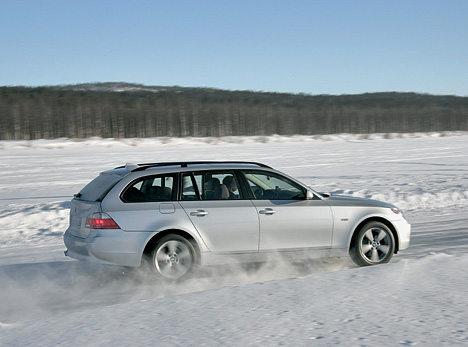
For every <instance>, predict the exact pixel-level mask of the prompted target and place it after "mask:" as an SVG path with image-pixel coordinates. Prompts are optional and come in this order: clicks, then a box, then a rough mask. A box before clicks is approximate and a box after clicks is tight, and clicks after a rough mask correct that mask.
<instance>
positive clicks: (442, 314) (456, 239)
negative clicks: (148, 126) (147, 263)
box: [0, 132, 468, 346]
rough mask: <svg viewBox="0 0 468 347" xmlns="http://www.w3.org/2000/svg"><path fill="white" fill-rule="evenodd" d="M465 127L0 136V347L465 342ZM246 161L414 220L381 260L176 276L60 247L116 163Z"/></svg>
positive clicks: (467, 147) (467, 162)
mask: <svg viewBox="0 0 468 347" xmlns="http://www.w3.org/2000/svg"><path fill="white" fill-rule="evenodd" d="M467 153H468V133H461V132H454V133H432V134H376V135H349V134H343V135H327V136H293V137H283V136H271V137H245V138H242V137H230V138H219V139H212V138H190V139H172V138H153V139H123V140H116V139H87V140H84V141H83V140H81V141H78V140H71V139H59V140H52V141H45V140H40V141H3V142H2V141H0V168H1V175H0V230H1V238H0V345H4V346H15V345H16V346H24V345H56V344H58V345H60V344H62V345H82V344H86V345H99V346H100V345H136V346H140V345H141V346H142V345H145V346H146V345H168V344H172V345H174V344H175V345H203V344H204V345H220V344H226V345H259V344H262V345H280V344H284V345H309V344H319V345H330V344H343V345H351V346H354V345H356V346H361V345H362V346H364V345H377V344H378V345H389V346H393V345H398V344H403V345H416V344H417V345H421V346H428V345H429V346H439V345H447V346H449V345H450V346H452V345H457V344H459V345H468V328H467V324H466V322H467V320H468V295H467V289H466V288H468V277H467V276H466V270H465V269H466V266H468V227H467V225H468V214H467V212H468V155H467ZM174 160H177V161H179V160H251V161H260V162H264V163H266V164H268V165H271V166H273V167H275V168H277V169H279V170H281V171H284V172H286V173H287V174H289V175H291V176H294V177H297V178H299V179H300V180H302V181H303V182H305V183H306V184H309V185H310V186H312V187H314V188H315V189H316V190H318V191H326V192H332V193H339V194H346V195H352V196H362V197H367V198H373V199H378V200H385V201H388V202H391V203H394V204H396V205H397V206H399V207H400V208H402V209H403V210H404V211H405V213H406V217H407V219H408V220H409V221H410V223H412V225H413V237H412V244H411V246H410V248H409V249H408V250H406V251H404V252H401V253H400V254H398V255H397V256H395V257H394V260H393V261H392V262H391V263H390V264H386V265H381V266H377V267H371V268H357V267H355V266H354V265H353V264H351V262H350V261H349V260H348V259H338V260H327V261H315V262H310V263H304V262H303V263H286V264H284V263H272V264H265V265H263V266H262V267H261V268H259V269H250V270H248V271H246V270H244V269H237V268H234V267H230V268H212V269H208V270H203V271H201V273H199V275H198V276H197V277H196V278H195V279H192V280H190V281H188V282H186V283H184V284H180V285H167V284H162V283H157V282H154V281H153V280H151V279H149V278H148V277H147V276H145V275H144V274H142V273H140V272H139V271H137V270H128V269H125V268H120V267H112V266H103V265H95V264H88V263H83V262H78V261H74V260H70V259H68V258H66V257H65V256H64V255H63V250H64V246H63V242H62V235H63V232H64V230H65V229H66V228H67V222H68V220H67V219H68V210H67V209H68V207H69V206H70V203H69V201H70V199H71V196H72V195H73V194H74V193H77V192H78V191H79V190H80V189H81V188H82V187H83V186H84V185H85V184H86V183H88V182H89V181H90V180H91V179H93V178H94V177H95V176H96V175H97V174H98V173H99V172H100V171H103V170H106V169H109V168H112V167H116V166H119V165H122V164H124V163H128V162H130V163H142V162H155V161H174Z"/></svg>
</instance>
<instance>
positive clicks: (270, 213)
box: [258, 207, 276, 216]
mask: <svg viewBox="0 0 468 347" xmlns="http://www.w3.org/2000/svg"><path fill="white" fill-rule="evenodd" d="M258 213H260V214H266V215H267V216H270V215H272V214H275V213H276V211H275V210H273V209H272V208H269V207H267V208H265V209H264V210H260V211H258Z"/></svg>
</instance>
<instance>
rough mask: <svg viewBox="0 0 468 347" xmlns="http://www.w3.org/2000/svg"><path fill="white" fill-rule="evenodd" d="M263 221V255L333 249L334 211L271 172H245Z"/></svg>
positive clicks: (260, 248) (261, 238) (293, 183)
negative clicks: (309, 198)
mask: <svg viewBox="0 0 468 347" xmlns="http://www.w3.org/2000/svg"><path fill="white" fill-rule="evenodd" d="M244 174H245V178H246V179H247V182H248V184H249V187H250V189H251V190H252V195H253V203H254V205H255V208H256V210H257V213H258V216H259V218H260V246H259V250H260V252H269V251H288V250H290V251H293V250H326V249H330V247H331V242H332V236H333V235H332V233H333V218H332V212H331V208H330V207H329V206H328V205H327V204H326V203H325V202H323V201H322V200H320V199H319V198H316V199H311V200H308V199H306V197H307V192H306V189H305V188H304V187H302V186H300V185H299V184H297V183H295V182H293V181H292V180H290V179H288V178H287V177H284V176H281V175H279V174H275V173H271V172H267V171H250V170H249V171H245V172H244Z"/></svg>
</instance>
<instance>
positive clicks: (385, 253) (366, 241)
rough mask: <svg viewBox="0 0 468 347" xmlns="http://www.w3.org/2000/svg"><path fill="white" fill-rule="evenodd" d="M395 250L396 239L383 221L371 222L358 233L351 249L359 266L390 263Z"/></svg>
mask: <svg viewBox="0 0 468 347" xmlns="http://www.w3.org/2000/svg"><path fill="white" fill-rule="evenodd" d="M394 251H395V239H394V237H393V234H392V232H391V231H390V229H389V228H388V227H387V226H386V225H385V224H383V223H380V222H370V223H367V224H366V225H364V226H363V227H362V228H361V230H359V232H358V233H357V235H356V238H355V239H354V242H353V244H352V245H351V249H350V252H349V254H350V256H351V259H352V260H353V261H354V262H355V263H356V264H357V265H359V266H367V265H376V264H383V263H388V262H389V261H390V259H392V256H393V252H394Z"/></svg>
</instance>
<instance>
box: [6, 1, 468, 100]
mask: <svg viewBox="0 0 468 347" xmlns="http://www.w3.org/2000/svg"><path fill="white" fill-rule="evenodd" d="M0 8H1V11H0V49H1V51H0V85H3V86H5V85H8V86H12V85H27V86H38V85H57V84H76V83H85V82H115V81H123V82H132V83H142V84H146V85H163V86H172V85H179V86H185V87H213V88H221V89H231V90H255V91H273V92H292V93H307V94H358V93H364V92H380V91H401V92H404V91H414V92H422V93H431V94H452V95H461V96H468V1H467V0H439V1H434V0H382V1H381V0H347V1H345V0H336V1H335V0H321V1H319V0H309V1H306V0H303V1H299V0H287V1H275V0H270V1H264V0H248V1H247V0H235V1H228V0H192V1H187V0H184V1H178V0H166V1H159V0H152V1H149V0H132V1H118V0H113V1H110V0H93V1H88V0H75V1H67V0H28V1H26V0H0Z"/></svg>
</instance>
